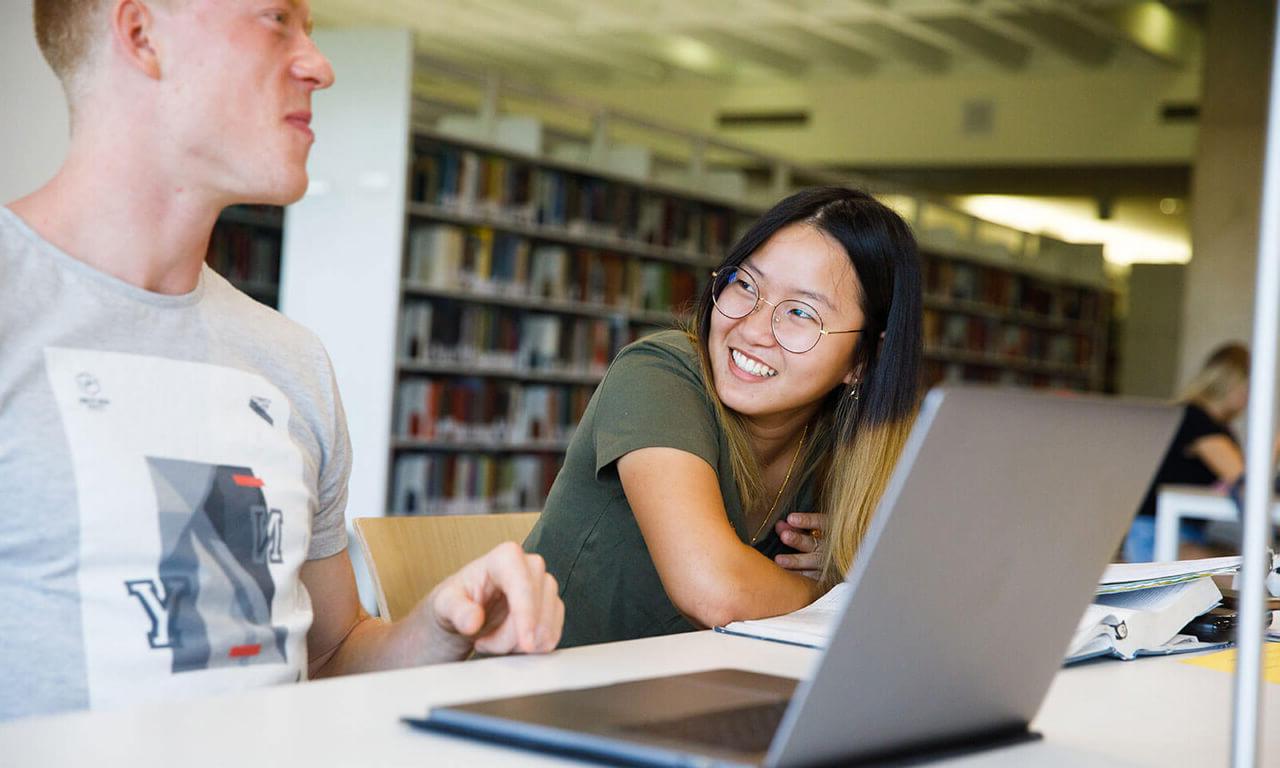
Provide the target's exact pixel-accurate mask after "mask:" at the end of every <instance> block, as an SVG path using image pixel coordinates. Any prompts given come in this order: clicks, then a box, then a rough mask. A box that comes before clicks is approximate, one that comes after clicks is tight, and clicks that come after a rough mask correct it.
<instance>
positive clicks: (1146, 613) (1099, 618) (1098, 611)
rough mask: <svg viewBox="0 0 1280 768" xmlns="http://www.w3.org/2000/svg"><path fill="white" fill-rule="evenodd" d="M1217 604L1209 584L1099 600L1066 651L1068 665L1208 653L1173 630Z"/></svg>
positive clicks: (1205, 579)
mask: <svg viewBox="0 0 1280 768" xmlns="http://www.w3.org/2000/svg"><path fill="white" fill-rule="evenodd" d="M1221 601H1222V592H1220V591H1219V590H1218V585H1216V584H1214V583H1213V579H1211V578H1209V577H1207V576H1201V577H1199V578H1197V579H1195V580H1193V581H1180V582H1176V583H1173V584H1167V585H1165V586H1158V587H1149V588H1147V589H1138V590H1131V591H1127V592H1116V593H1110V594H1102V595H1098V596H1097V598H1096V602H1094V603H1093V605H1090V606H1089V607H1088V609H1086V610H1085V612H1084V616H1083V617H1081V619H1080V624H1079V625H1078V626H1077V627H1076V633H1075V635H1074V636H1072V638H1071V645H1070V646H1068V648H1067V662H1068V663H1070V662H1073V661H1081V660H1083V659H1090V658H1093V657H1095V656H1105V655H1108V654H1109V655H1112V656H1116V657H1118V658H1121V659H1132V658H1134V657H1136V656H1149V655H1158V654H1168V653H1179V652H1182V651H1193V650H1200V649H1202V648H1212V647H1216V646H1217V645H1219V644H1216V643H1201V642H1199V641H1198V640H1197V639H1196V638H1195V637H1192V636H1190V635H1181V634H1178V630H1180V629H1182V628H1183V627H1184V626H1186V625H1187V622H1189V621H1191V620H1192V619H1194V618H1195V617H1197V616H1199V615H1200V614H1202V613H1205V612H1207V611H1209V610H1210V609H1212V608H1213V607H1214V606H1216V605H1218V603H1220V602H1221Z"/></svg>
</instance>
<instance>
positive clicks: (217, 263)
mask: <svg viewBox="0 0 1280 768" xmlns="http://www.w3.org/2000/svg"><path fill="white" fill-rule="evenodd" d="M283 240H284V211H283V209H281V208H278V207H275V206H269V205H233V206H231V207H230V208H225V209H223V211H222V214H221V215H220V216H218V221H217V223H216V224H214V226H213V236H212V237H211V238H210V239H209V254H208V256H206V257H205V261H207V262H208V264H209V266H210V267H212V268H213V269H214V271H216V272H218V273H219V274H221V275H222V276H223V277H225V278H227V280H229V281H231V284H232V285H234V286H236V287H237V288H239V289H240V290H242V291H244V292H245V293H247V294H249V295H250V296H252V297H253V298H254V299H257V300H258V301H260V302H262V303H263V304H266V305H267V306H269V307H272V308H275V307H277V306H279V303H280V254H281V248H282V243H283Z"/></svg>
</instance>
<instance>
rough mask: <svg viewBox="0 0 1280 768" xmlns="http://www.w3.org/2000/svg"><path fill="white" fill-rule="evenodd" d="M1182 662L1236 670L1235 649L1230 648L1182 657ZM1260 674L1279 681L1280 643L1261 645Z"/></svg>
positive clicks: (1222, 669) (1222, 670)
mask: <svg viewBox="0 0 1280 768" xmlns="http://www.w3.org/2000/svg"><path fill="white" fill-rule="evenodd" d="M1181 661H1182V663H1183V664H1195V665H1196V666H1197V667H1207V668H1209V669H1216V670H1218V671H1219V672H1235V671H1236V649H1235V648H1230V649H1228V650H1225V651H1218V652H1217V653H1208V654H1205V655H1204V656H1195V657H1193V658H1190V659H1182V660H1181ZM1262 675H1263V677H1264V678H1266V680H1267V682H1268V683H1280V643H1265V644H1264V645H1263V647H1262Z"/></svg>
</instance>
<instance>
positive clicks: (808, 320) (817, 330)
mask: <svg viewBox="0 0 1280 768" xmlns="http://www.w3.org/2000/svg"><path fill="white" fill-rule="evenodd" d="M759 286H760V281H759V279H758V278H757V277H756V276H755V275H754V274H752V272H751V271H750V270H749V269H747V268H746V267H728V268H726V269H721V270H717V271H715V272H712V273H711V301H712V302H713V303H714V304H715V305H716V310H718V311H719V312H720V314H722V315H724V316H725V317H727V318H730V319H731V320H737V319H739V318H743V317H746V316H747V315H749V314H751V313H752V312H754V311H756V307H758V306H760V302H762V301H763V302H764V303H765V304H768V305H769V306H771V307H773V322H772V323H770V328H772V329H773V338H774V339H776V340H777V342H778V346H780V347H782V348H783V349H785V350H787V351H788V352H794V353H796V354H801V353H804V352H808V351H809V350H811V349H813V348H814V347H816V346H817V345H818V342H819V341H821V340H822V337H823V336H828V335H830V334H833V333H861V332H862V330H863V329H862V328H854V329H852V330H848V331H828V330H826V329H825V328H823V327H822V316H821V315H819V314H818V310H816V309H814V308H813V307H811V306H809V305H808V304H806V303H804V302H803V301H800V300H799V299H786V300H785V301H780V302H778V303H777V304H774V303H773V302H772V301H769V300H768V299H766V298H765V297H763V296H761V295H760V287H759Z"/></svg>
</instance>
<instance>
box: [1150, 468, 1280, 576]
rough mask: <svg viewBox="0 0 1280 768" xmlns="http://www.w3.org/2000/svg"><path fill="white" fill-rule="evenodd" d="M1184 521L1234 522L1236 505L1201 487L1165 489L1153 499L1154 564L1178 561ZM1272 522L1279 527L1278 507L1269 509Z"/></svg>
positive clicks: (1237, 516)
mask: <svg viewBox="0 0 1280 768" xmlns="http://www.w3.org/2000/svg"><path fill="white" fill-rule="evenodd" d="M1183 519H1192V520H1220V521H1227V522H1236V521H1239V520H1240V514H1239V512H1238V511H1237V510H1236V505H1235V502H1233V501H1231V499H1230V498H1228V497H1226V496H1224V495H1223V494H1221V493H1219V492H1217V491H1215V490H1213V489H1212V488H1209V487H1205V486H1203V485H1164V486H1161V487H1160V492H1159V494H1157V495H1156V538H1155V547H1154V551H1155V560H1156V561H1158V562H1159V561H1165V560H1177V559H1178V528H1179V524H1180V523H1181V522H1182V520H1183ZM1271 520H1272V522H1273V523H1276V524H1280V504H1276V505H1275V506H1273V507H1272V508H1271Z"/></svg>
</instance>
